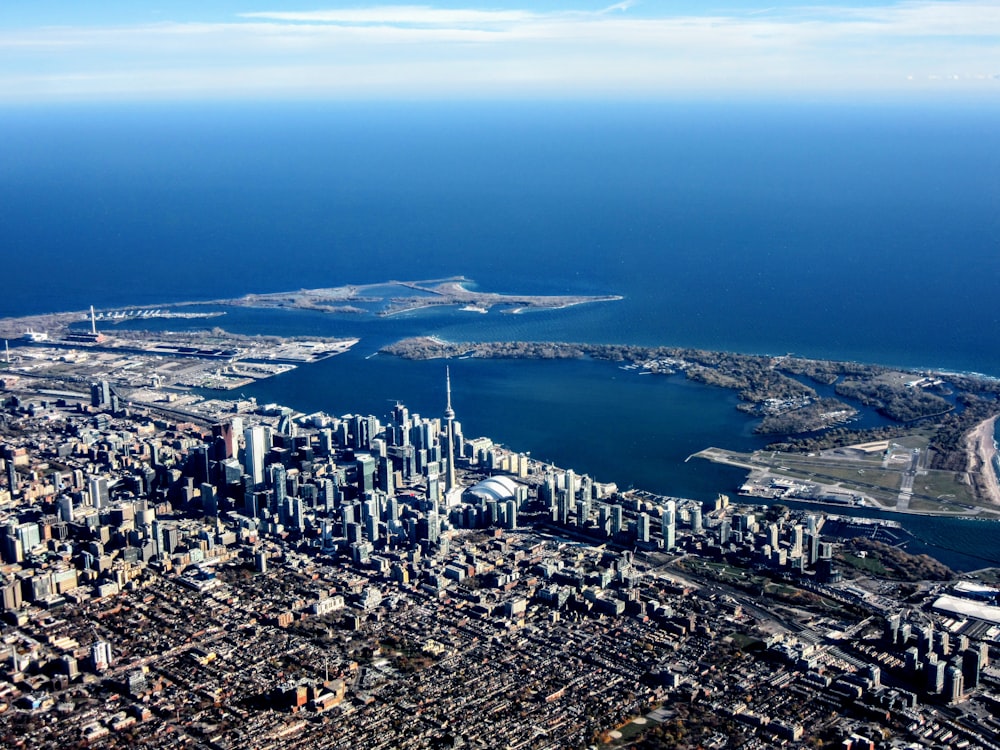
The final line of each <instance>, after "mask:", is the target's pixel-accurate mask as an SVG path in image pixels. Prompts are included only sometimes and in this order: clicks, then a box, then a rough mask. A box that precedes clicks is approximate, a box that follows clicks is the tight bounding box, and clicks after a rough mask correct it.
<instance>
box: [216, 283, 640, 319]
mask: <svg viewBox="0 0 1000 750" xmlns="http://www.w3.org/2000/svg"><path fill="white" fill-rule="evenodd" d="M473 283H475V282H473V281H472V280H471V279H467V278H466V277H464V276H453V277H450V278H447V279H430V280H426V281H386V282H383V283H379V284H360V285H359V284H352V285H347V286H340V287H330V288H325V289H300V290H299V291H297V292H275V293H271V294H248V295H246V296H244V297H239V298H237V299H228V300H215V304H220V305H232V306H239V307H259V308H272V307H281V308H290V309H298V310H318V311H321V312H333V313H337V312H356V313H365V312H369V311H371V312H372V313H373V314H375V315H378V316H382V317H385V316H389V315H398V314H400V313H406V312H414V311H416V310H423V309H426V308H431V307H450V306H460V307H461V309H463V310H466V311H469V312H478V313H487V312H489V311H490V310H492V309H493V308H501V309H502V310H503V311H504V312H508V313H513V314H517V313H521V312H524V311H525V310H556V309H561V308H565V307H572V306H574V305H582V304H587V303H593V302H614V301H617V300H620V299H622V297H621V296H619V295H602V296H583V295H540V294H536V295H527V294H497V293H494V292H479V291H475V290H473V289H469V288H468V287H469V285H470V284H473ZM359 305H360V306H359ZM366 306H367V307H366Z"/></svg>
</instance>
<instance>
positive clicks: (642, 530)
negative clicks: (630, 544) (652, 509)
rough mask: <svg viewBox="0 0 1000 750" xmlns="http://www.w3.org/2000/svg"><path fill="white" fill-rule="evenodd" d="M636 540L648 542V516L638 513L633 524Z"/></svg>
mask: <svg viewBox="0 0 1000 750" xmlns="http://www.w3.org/2000/svg"><path fill="white" fill-rule="evenodd" d="M635 531H636V539H638V540H639V541H640V542H648V541H649V516H648V515H646V514H645V513H640V514H639V516H638V517H637V518H636V522H635Z"/></svg>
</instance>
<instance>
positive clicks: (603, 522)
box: [597, 503, 611, 536]
mask: <svg viewBox="0 0 1000 750" xmlns="http://www.w3.org/2000/svg"><path fill="white" fill-rule="evenodd" d="M597 527H598V528H599V529H600V530H601V531H603V532H604V534H605V535H607V536H610V535H611V508H610V506H608V505H607V504H606V503H600V504H598V506H597Z"/></svg>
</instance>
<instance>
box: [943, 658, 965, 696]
mask: <svg viewBox="0 0 1000 750" xmlns="http://www.w3.org/2000/svg"><path fill="white" fill-rule="evenodd" d="M943 687H944V694H945V695H946V696H947V697H948V702H949V703H960V702H961V701H962V699H963V698H964V697H965V695H964V693H965V684H964V680H963V677H962V670H961V669H960V668H958V667H956V666H954V665H952V666H950V667H948V669H947V671H946V672H945V681H944V686H943Z"/></svg>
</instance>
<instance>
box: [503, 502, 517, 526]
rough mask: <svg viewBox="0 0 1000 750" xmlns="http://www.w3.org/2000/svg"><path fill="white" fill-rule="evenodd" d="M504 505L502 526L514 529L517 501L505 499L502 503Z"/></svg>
mask: <svg viewBox="0 0 1000 750" xmlns="http://www.w3.org/2000/svg"><path fill="white" fill-rule="evenodd" d="M503 507H504V511H505V513H504V515H505V516H506V517H505V518H504V528H505V529H516V528H517V503H515V502H514V501H513V500H507V501H505V502H504V503H503Z"/></svg>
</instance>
